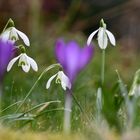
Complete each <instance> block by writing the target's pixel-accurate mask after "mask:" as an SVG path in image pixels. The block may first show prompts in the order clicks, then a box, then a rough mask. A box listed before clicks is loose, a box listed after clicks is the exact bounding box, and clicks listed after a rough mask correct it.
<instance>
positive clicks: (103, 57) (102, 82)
mask: <svg viewBox="0 0 140 140" xmlns="http://www.w3.org/2000/svg"><path fill="white" fill-rule="evenodd" d="M104 79H105V49H103V50H102V67H101V85H102V86H103V84H104Z"/></svg>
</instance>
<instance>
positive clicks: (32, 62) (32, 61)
mask: <svg viewBox="0 0 140 140" xmlns="http://www.w3.org/2000/svg"><path fill="white" fill-rule="evenodd" d="M27 59H28V60H29V63H30V65H31V67H32V69H33V70H34V71H38V66H37V63H36V62H35V60H34V59H32V58H31V57H29V56H27Z"/></svg>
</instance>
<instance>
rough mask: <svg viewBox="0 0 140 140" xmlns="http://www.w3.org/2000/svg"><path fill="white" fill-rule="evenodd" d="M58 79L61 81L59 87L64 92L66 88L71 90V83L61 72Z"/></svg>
mask: <svg viewBox="0 0 140 140" xmlns="http://www.w3.org/2000/svg"><path fill="white" fill-rule="evenodd" d="M58 77H59V78H60V79H61V86H62V88H63V89H64V90H66V88H69V89H71V82H70V80H69V78H68V77H67V76H66V75H65V74H64V73H63V71H60V72H58Z"/></svg>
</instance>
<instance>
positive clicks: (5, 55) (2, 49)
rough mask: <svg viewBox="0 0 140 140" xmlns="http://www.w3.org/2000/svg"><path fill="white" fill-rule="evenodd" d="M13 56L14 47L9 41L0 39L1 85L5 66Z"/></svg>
mask: <svg viewBox="0 0 140 140" xmlns="http://www.w3.org/2000/svg"><path fill="white" fill-rule="evenodd" d="M13 55H14V46H13V43H12V42H11V41H3V40H2V39H0V83H2V80H3V76H4V73H5V71H6V68H7V65H8V63H9V61H10V60H11V58H12V57H13Z"/></svg>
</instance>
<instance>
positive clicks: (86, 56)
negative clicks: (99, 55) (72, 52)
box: [79, 45, 94, 70]
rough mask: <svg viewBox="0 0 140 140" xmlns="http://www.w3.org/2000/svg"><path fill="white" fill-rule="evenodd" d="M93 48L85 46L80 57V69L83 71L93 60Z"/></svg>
mask: <svg viewBox="0 0 140 140" xmlns="http://www.w3.org/2000/svg"><path fill="white" fill-rule="evenodd" d="M93 48H94V47H93V46H91V45H90V46H85V47H84V48H83V49H82V51H81V55H80V61H79V69H80V70H81V69H83V68H84V67H85V66H86V65H87V64H88V63H89V61H90V60H91V58H92V56H93Z"/></svg>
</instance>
